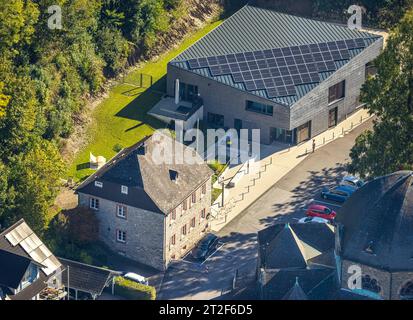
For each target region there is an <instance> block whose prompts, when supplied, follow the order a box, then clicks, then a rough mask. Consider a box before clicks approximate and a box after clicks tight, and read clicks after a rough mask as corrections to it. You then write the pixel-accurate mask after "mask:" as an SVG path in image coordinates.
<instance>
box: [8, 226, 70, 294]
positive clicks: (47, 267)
mask: <svg viewBox="0 0 413 320" xmlns="http://www.w3.org/2000/svg"><path fill="white" fill-rule="evenodd" d="M62 271H63V268H62V264H61V263H60V261H59V260H58V259H57V258H56V257H55V256H54V255H53V254H52V253H51V252H50V251H49V249H48V248H47V247H46V246H45V245H44V244H43V242H42V241H41V240H40V239H39V238H38V237H37V236H36V234H35V233H34V232H33V231H32V230H31V229H30V227H29V226H28V225H27V223H26V222H25V221H24V220H20V221H18V222H17V223H15V224H14V225H12V226H11V227H9V228H7V229H6V230H4V231H3V232H1V233H0V300H60V299H63V298H64V297H65V295H66V292H65V291H64V286H63V285H62V281H61V273H62Z"/></svg>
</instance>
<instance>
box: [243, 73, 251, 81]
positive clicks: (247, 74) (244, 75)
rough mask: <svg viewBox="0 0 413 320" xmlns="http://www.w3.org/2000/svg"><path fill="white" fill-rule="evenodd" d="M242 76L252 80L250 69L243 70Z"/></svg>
mask: <svg viewBox="0 0 413 320" xmlns="http://www.w3.org/2000/svg"><path fill="white" fill-rule="evenodd" d="M242 77H243V78H244V80H252V74H251V72H250V71H245V72H243V73H242Z"/></svg>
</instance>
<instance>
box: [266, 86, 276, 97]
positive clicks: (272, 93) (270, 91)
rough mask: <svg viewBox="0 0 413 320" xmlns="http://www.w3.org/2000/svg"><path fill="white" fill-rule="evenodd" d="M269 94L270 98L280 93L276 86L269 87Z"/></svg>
mask: <svg viewBox="0 0 413 320" xmlns="http://www.w3.org/2000/svg"><path fill="white" fill-rule="evenodd" d="M267 94H268V97H270V98H275V97H276V96H277V95H278V91H277V89H276V88H267Z"/></svg>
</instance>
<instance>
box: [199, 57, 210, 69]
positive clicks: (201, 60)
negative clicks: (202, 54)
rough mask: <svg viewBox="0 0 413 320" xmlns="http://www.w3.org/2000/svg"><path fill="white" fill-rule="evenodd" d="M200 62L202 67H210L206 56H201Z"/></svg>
mask: <svg viewBox="0 0 413 320" xmlns="http://www.w3.org/2000/svg"><path fill="white" fill-rule="evenodd" d="M198 64H199V67H200V68H206V67H208V60H207V59H206V58H199V59H198Z"/></svg>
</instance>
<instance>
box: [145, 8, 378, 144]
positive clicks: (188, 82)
mask: <svg viewBox="0 0 413 320" xmlns="http://www.w3.org/2000/svg"><path fill="white" fill-rule="evenodd" d="M382 47H383V39H382V37H380V36H377V35H375V34H371V33H368V32H361V31H357V30H350V29H349V28H347V27H346V26H342V25H337V24H332V23H326V22H321V21H315V20H311V19H306V18H301V17H296V16H291V15H287V14H282V13H278V12H275V11H271V10H267V9H260V8H257V7H253V6H249V5H248V6H245V7H243V8H242V9H240V10H239V11H238V12H236V13H235V14H234V15H233V16H231V17H230V18H228V19H227V20H226V21H225V22H223V23H222V24H221V25H220V26H218V27H217V28H215V29H214V30H212V31H211V32H210V33H208V34H207V35H206V36H205V37H203V38H202V39H200V40H199V41H197V42H196V43H195V44H193V45H192V46H191V47H190V48H188V49H187V50H186V51H184V52H183V53H181V54H180V55H178V56H177V57H175V58H174V59H173V60H172V61H170V62H169V64H168V76H167V94H168V95H169V96H170V97H173V96H175V95H176V92H179V98H180V101H183V102H188V101H189V102H191V101H194V100H195V99H199V98H201V99H202V102H203V115H202V118H203V120H204V121H205V122H207V123H208V124H209V125H210V126H213V127H225V128H235V129H241V128H245V129H261V141H262V142H263V143H271V142H273V141H281V142H284V143H289V144H294V143H300V142H302V141H305V140H307V139H309V138H311V137H313V136H315V135H317V134H319V133H321V132H323V131H325V130H326V129H327V128H329V127H332V126H335V125H337V123H339V122H340V121H341V120H343V119H345V117H346V116H347V115H348V114H350V113H352V112H354V111H355V110H356V108H357V107H359V106H360V102H359V95H360V89H361V87H362V85H363V83H364V82H365V79H366V77H367V75H368V74H369V73H370V71H371V70H373V69H372V68H371V67H370V64H369V63H370V62H371V61H373V60H374V59H375V58H376V57H377V56H378V55H379V54H380V52H381V50H382ZM177 79H178V80H179V85H178V86H179V88H178V89H177V88H176V86H177ZM170 101H173V99H172V100H170ZM172 103H173V102H172ZM177 105H179V103H178V104H177ZM174 109H175V108H174ZM153 111H154V112H152V111H151V114H152V115H155V116H156V108H154V109H153ZM161 116H162V115H161V114H160V115H159V118H161ZM177 120H179V119H177Z"/></svg>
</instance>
